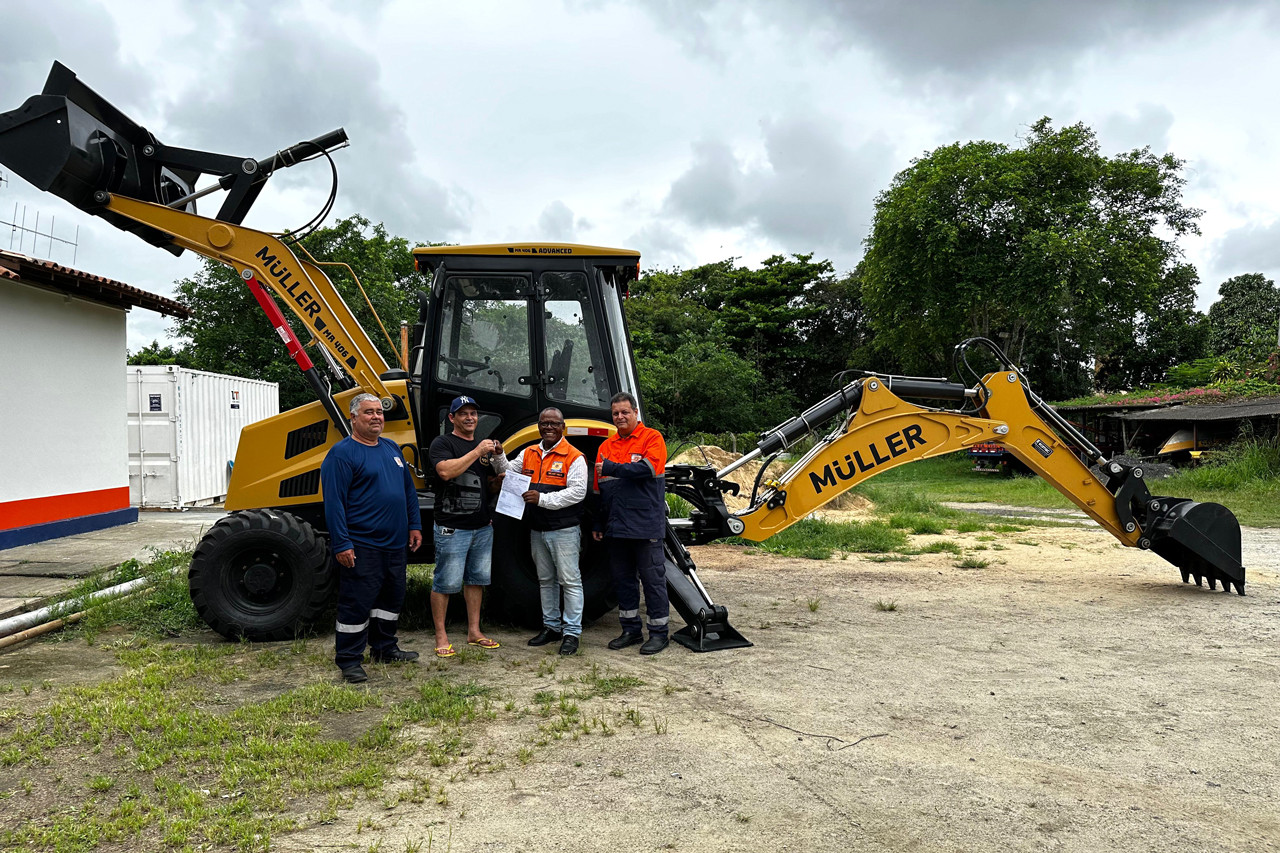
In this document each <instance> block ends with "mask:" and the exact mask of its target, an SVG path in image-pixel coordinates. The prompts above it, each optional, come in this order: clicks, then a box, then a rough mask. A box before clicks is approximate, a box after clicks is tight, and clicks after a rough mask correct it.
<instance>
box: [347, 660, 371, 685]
mask: <svg viewBox="0 0 1280 853" xmlns="http://www.w3.org/2000/svg"><path fill="white" fill-rule="evenodd" d="M342 680H343V681H345V682H347V683H348V684H360V683H361V682H364V681H368V680H369V676H368V675H366V674H365V671H364V667H362V666H361V665H360V664H356V665H355V666H349V667H347V668H346V669H344V670H343V671H342Z"/></svg>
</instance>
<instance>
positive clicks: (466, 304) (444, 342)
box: [436, 275, 533, 397]
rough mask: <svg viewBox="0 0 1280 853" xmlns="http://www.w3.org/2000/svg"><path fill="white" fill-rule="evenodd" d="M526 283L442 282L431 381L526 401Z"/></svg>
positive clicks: (500, 279)
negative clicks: (437, 343) (437, 333)
mask: <svg viewBox="0 0 1280 853" xmlns="http://www.w3.org/2000/svg"><path fill="white" fill-rule="evenodd" d="M528 291H529V280H528V279H526V278H523V277H520V276H462V275H457V276H450V277H448V278H447V279H446V280H445V286H444V294H443V297H444V310H443V312H442V317H441V329H440V335H441V340H440V347H439V350H438V352H439V355H438V356H437V360H436V379H437V380H439V381H441V382H447V383H449V384H450V385H458V386H463V387H468V388H476V389H480V390H485V391H496V392H498V393H500V394H510V395H511V396H513V397H528V396H530V395H531V394H532V393H533V389H532V388H531V387H530V386H529V385H528V384H526V383H525V382H521V378H522V377H527V376H529V375H530V374H531V373H532V372H533V371H532V370H531V365H530V346H529V304H528V301H527V298H526V296H525V294H526V293H527V292H528Z"/></svg>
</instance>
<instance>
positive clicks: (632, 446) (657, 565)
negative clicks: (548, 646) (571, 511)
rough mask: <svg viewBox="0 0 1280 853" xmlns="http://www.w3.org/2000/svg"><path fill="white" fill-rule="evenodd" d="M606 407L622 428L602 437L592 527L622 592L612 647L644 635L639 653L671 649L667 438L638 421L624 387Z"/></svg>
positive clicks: (623, 645)
mask: <svg viewBox="0 0 1280 853" xmlns="http://www.w3.org/2000/svg"><path fill="white" fill-rule="evenodd" d="M609 408H610V412H611V415H612V418H613V425H614V426H615V427H617V430H618V432H617V434H615V435H611V436H609V438H607V439H605V440H604V443H603V444H601V445H600V450H599V452H598V453H597V455H596V487H597V488H598V489H599V490H600V498H601V502H602V503H603V512H602V516H603V517H602V518H601V519H600V520H598V521H597V522H596V529H595V530H594V531H593V532H592V535H593V536H594V537H595V539H596V540H597V541H599V540H601V539H607V540H608V543H607V544H608V548H609V566H610V568H611V570H612V572H613V581H614V586H615V588H616V591H617V594H618V618H619V621H621V623H622V634H621V636H619V637H616V638H615V639H613V640H610V641H609V648H611V649H625V648H626V647H627V646H633V645H635V644H636V643H640V642H642V641H643V643H644V644H643V645H642V646H641V647H640V654H642V655H656V654H657V653H658V652H660V651H662V650H663V649H665V648H666V647H667V623H668V622H669V621H670V618H669V615H670V612H671V608H670V604H669V602H668V601H667V580H666V577H667V576H666V569H665V566H664V561H665V557H664V555H663V549H662V540H663V537H664V536H665V535H666V532H667V499H666V485H665V481H664V479H663V477H664V475H665V474H666V467H667V444H666V442H665V441H663V439H662V435H661V434H660V433H659V432H658V431H657V430H656V429H650V428H649V427H647V426H645V425H644V424H642V423H640V409H639V406H638V405H637V404H636V398H635V397H633V396H631V395H630V394H628V393H627V392H625V391H623V392H621V393H619V394H615V395H614V397H613V399H612V400H610V401H609ZM637 579H638V580H639V585H640V586H643V587H644V603H645V610H646V612H647V615H648V623H649V639H648V640H645V639H644V636H643V635H642V634H641V630H640V629H641V625H640V590H639V589H638V587H637Z"/></svg>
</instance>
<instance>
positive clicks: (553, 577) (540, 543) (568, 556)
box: [529, 525, 583, 637]
mask: <svg viewBox="0 0 1280 853" xmlns="http://www.w3.org/2000/svg"><path fill="white" fill-rule="evenodd" d="M529 545H530V547H531V549H532V550H533V564H534V565H535V566H537V567H538V592H539V593H541V595H542V624H543V625H545V626H546V627H548V628H550V629H551V630H552V631H561V632H563V633H565V634H568V635H569V636H572V637H577V636H579V635H580V634H581V633H582V604H583V599H582V571H581V570H580V569H579V568H578V552H579V551H581V550H582V530H581V528H579V527H577V526H576V525H575V526H574V527H567V528H565V529H564V530H531V531H530V532H529ZM562 590H563V592H564V612H563V615H562V614H561V610H560V593H561V591H562Z"/></svg>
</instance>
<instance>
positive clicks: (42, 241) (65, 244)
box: [0, 172, 80, 266]
mask: <svg viewBox="0 0 1280 853" xmlns="http://www.w3.org/2000/svg"><path fill="white" fill-rule="evenodd" d="M8 182H9V179H8V178H7V177H6V176H5V174H4V172H0V189H3V188H4V186H5V184H7V183H8ZM28 219H30V220H31V222H30V224H28V222H27V220H28ZM57 223H58V221H57V217H54V216H50V217H49V224H48V226H47V230H43V231H42V230H41V224H40V211H39V210H37V211H35V212H34V213H33V214H30V215H28V212H27V206H26V205H25V204H21V203H20V202H16V201H15V202H14V203H13V217H12V218H11V219H9V220H8V221H5V220H3V219H0V226H4V227H7V228H8V229H9V249H10V251H17V252H18V253H19V254H25V253H27V246H28V240H30V247H31V249H30V255H31V257H33V258H43V259H44V260H47V261H52V260H53V254H54V251H53V250H54V248H55V245H56V247H57V248H58V249H60V250H66V249H68V248H69V249H70V250H71V264H70V265H71V266H75V263H76V253H77V252H78V250H79V248H80V226H79V225H77V226H76V230H75V235H74V236H73V237H72V238H71V239H70V240H67V239H65V238H63V237H59V236H57V235H56V234H54V233H53V232H54V227H55V226H56V225H57ZM41 249H44V250H45V252H44V254H41V251H40V250H41Z"/></svg>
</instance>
